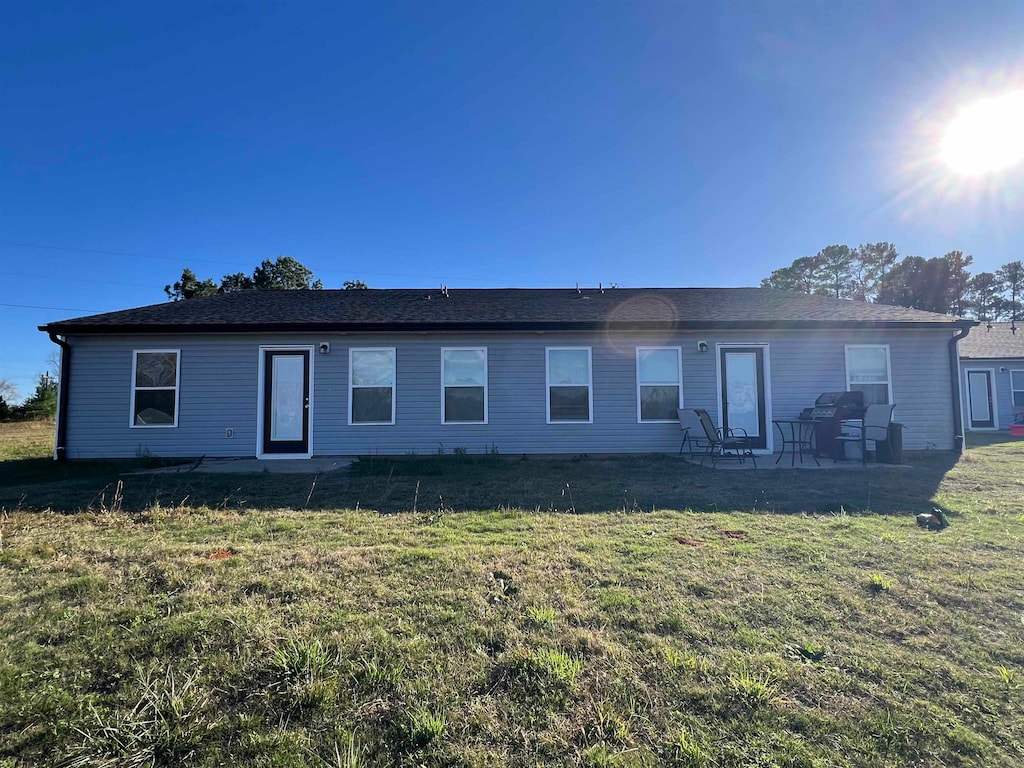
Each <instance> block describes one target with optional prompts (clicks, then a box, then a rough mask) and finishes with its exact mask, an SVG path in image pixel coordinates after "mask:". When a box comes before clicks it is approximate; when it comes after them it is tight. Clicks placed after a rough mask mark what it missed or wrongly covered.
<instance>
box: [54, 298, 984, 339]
mask: <svg viewBox="0 0 1024 768" xmlns="http://www.w3.org/2000/svg"><path fill="white" fill-rule="evenodd" d="M964 322H965V321H960V320H958V319H957V318H954V317H948V316H946V315H939V314H935V313H932V312H921V311H919V310H915V309H906V308H903V307H892V306H887V305H884V304H867V303H864V302H856V301H846V300H841V299H833V298H829V297H827V296H807V295H805V294H800V293H790V292H788V291H778V290H774V289H768V288H606V289H605V290H604V291H601V290H600V289H594V288H591V289H584V290H581V291H576V290H575V289H572V288H568V289H561V288H558V289H555V288H486V289H478V288H467V289H460V288H451V289H448V291H447V295H446V294H445V293H443V292H442V291H441V290H438V289H415V288H412V289H409V288H406V289H367V290H349V291H343V290H329V291H313V290H299V291H238V292H235V293H227V294H221V295H216V296H209V297H205V298H201V299H191V300H188V301H177V302H171V301H167V302H164V303H162V304H153V305H151V306H148V307H139V308H137V309H126V310H123V311H121V312H107V313H105V314H101V315H90V316H88V317H79V318H75V319H72V320H63V321H60V322H55V323H50V324H48V325H44V326H41V327H40V330H43V331H49V332H52V333H70V334H74V333H138V332H143V333H159V332H218V331H303V330H305V331H311V330H316V331H331V330H335V331H400V330H413V331H425V330H477V329H478V330H516V329H522V330H529V329H534V330H541V329H551V330H556V329H567V330H568V329H592V328H609V327H613V328H623V329H626V328H645V327H664V326H671V327H676V328H693V329H700V328H793V327H802V328H814V327H821V328H837V327H851V326H857V327H861V326H869V327H889V326H899V327H906V326H908V325H910V326H923V327H935V326H945V327H949V328H950V329H951V330H952V329H953V328H954V327H955V326H956V325H957V324H958V323H960V324H962V323H964Z"/></svg>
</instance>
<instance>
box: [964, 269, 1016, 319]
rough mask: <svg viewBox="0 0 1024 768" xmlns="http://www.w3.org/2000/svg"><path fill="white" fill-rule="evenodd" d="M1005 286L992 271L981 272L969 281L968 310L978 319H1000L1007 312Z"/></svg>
mask: <svg viewBox="0 0 1024 768" xmlns="http://www.w3.org/2000/svg"><path fill="white" fill-rule="evenodd" d="M1005 304H1006V300H1005V299H1004V298H1003V286H1002V283H1001V282H1000V280H999V278H997V277H996V276H995V275H994V274H992V273H991V272H979V273H978V274H976V275H975V276H974V277H972V278H971V279H970V280H969V281H968V283H967V311H968V312H969V313H970V314H971V315H973V316H974V317H975V318H977V319H978V320H1000V319H1002V317H1003V316H1004V314H1005V312H1006V306H1005Z"/></svg>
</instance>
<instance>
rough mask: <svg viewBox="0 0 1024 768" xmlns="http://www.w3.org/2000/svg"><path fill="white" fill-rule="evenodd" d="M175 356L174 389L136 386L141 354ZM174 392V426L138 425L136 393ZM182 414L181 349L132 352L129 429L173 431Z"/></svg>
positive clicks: (136, 350)
mask: <svg viewBox="0 0 1024 768" xmlns="http://www.w3.org/2000/svg"><path fill="white" fill-rule="evenodd" d="M140 353H141V354H144V355H147V354H170V353H173V354H174V387H139V386H137V385H136V379H135V374H136V373H137V372H138V366H139V354H140ZM170 389H173V390H174V423H173V424H136V423H135V393H136V392H139V391H142V392H165V391H167V390H170ZM180 412H181V349H180V348H179V349H133V350H132V381H131V395H130V397H129V398H128V427H129V428H130V429H171V428H174V427H177V426H178V414H179V413H180Z"/></svg>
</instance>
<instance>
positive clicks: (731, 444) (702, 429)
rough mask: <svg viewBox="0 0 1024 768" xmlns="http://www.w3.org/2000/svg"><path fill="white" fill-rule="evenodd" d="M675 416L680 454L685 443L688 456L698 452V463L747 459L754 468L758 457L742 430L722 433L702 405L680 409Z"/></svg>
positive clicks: (713, 464)
mask: <svg viewBox="0 0 1024 768" xmlns="http://www.w3.org/2000/svg"><path fill="white" fill-rule="evenodd" d="M678 415H679V426H680V428H681V429H682V430H683V443H682V445H680V446H679V453H680V454H682V452H683V448H684V447H685V446H689V450H690V456H691V457H692V456H694V455H696V453H698V452H699V453H700V464H701V466H704V460H705V459H707V458H710V459H711V468H712V469H714V468H715V465H716V464H717V463H718V462H719V461H739V462H740V463H741V464H742V463H743V462H745V461H746V460H747V459H750V460H751V461H752V462H753V464H754V469H757V459H756V458H755V457H754V451H753V449H752V448H751V446H750V436H749V435H748V434H747V431H746V430H745V429H742V428H741V427H737V428H735V429H729V430H726V431H724V432H723V430H722V428H721V427H716V426H715V424H714V422H713V421H711V415H710V414H709V413H708V412H707V411H706V410H704V409H703V408H680V409H679V411H678ZM695 420H696V424H694V421H695ZM694 449H696V450H694Z"/></svg>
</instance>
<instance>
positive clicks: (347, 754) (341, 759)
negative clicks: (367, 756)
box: [321, 733, 363, 768]
mask: <svg viewBox="0 0 1024 768" xmlns="http://www.w3.org/2000/svg"><path fill="white" fill-rule="evenodd" d="M362 755H363V749H362V748H361V747H357V746H356V737H355V734H354V733H353V734H349V736H348V740H347V742H346V744H345V746H344V748H342V747H341V746H340V745H339V744H338V742H334V754H333V755H331V756H330V758H329V759H326V760H322V761H321V762H322V763H323V764H324V766H326V768H363V758H362Z"/></svg>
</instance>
